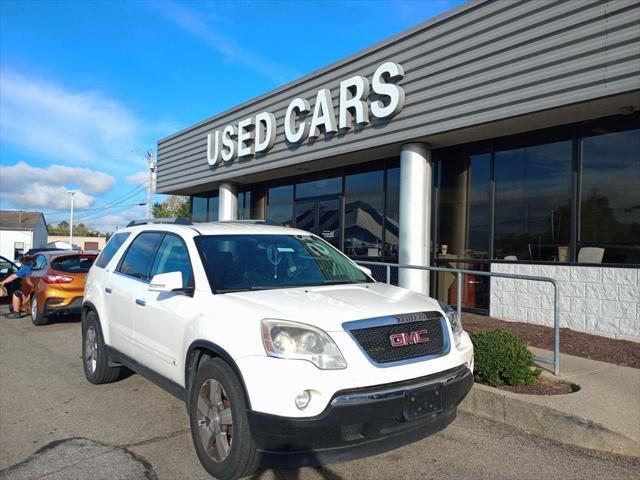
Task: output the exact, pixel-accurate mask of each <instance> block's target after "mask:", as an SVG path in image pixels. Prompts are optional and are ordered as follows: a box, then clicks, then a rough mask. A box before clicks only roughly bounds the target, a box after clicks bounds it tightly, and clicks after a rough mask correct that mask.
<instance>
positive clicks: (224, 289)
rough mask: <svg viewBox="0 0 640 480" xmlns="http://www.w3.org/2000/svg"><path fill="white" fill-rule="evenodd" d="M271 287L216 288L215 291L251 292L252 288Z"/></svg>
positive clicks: (265, 288) (263, 288)
mask: <svg viewBox="0 0 640 480" xmlns="http://www.w3.org/2000/svg"><path fill="white" fill-rule="evenodd" d="M270 288H271V287H243V288H218V289H217V290H216V293H237V292H251V291H253V290H269V289H270Z"/></svg>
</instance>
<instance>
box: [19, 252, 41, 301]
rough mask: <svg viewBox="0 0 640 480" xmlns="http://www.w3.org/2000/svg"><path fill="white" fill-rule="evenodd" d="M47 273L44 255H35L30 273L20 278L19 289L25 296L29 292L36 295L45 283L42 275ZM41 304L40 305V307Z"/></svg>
mask: <svg viewBox="0 0 640 480" xmlns="http://www.w3.org/2000/svg"><path fill="white" fill-rule="evenodd" d="M46 273H47V259H46V257H45V256H44V255H37V256H36V258H35V260H34V263H33V268H32V269H31V273H30V274H29V275H27V276H26V277H25V278H22V279H21V280H20V290H22V293H24V296H25V297H28V296H29V295H31V294H34V295H37V294H39V293H40V292H41V290H42V289H43V288H46V285H43V283H44V282H43V280H42V277H43V276H44V275H46ZM42 307H43V306H42V305H41V306H40V308H42Z"/></svg>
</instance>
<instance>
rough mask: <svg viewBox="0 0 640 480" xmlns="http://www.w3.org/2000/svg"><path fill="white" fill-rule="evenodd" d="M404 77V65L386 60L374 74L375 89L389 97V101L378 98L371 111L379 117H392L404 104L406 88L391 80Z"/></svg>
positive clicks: (376, 91) (373, 83)
mask: <svg viewBox="0 0 640 480" xmlns="http://www.w3.org/2000/svg"><path fill="white" fill-rule="evenodd" d="M403 77H404V69H403V68H402V65H399V64H397V63H395V62H385V63H383V64H382V65H380V66H379V67H378V69H377V70H376V72H375V73H374V74H373V82H372V85H373V91H374V92H375V93H377V94H378V95H384V96H386V97H389V103H387V105H386V106H385V104H384V103H383V102H382V101H381V100H376V101H375V102H373V103H372V104H371V113H372V114H373V115H374V116H375V117H378V118H386V117H392V116H394V115H395V114H396V113H398V112H399V111H400V110H402V107H403V106H404V89H403V88H402V87H401V86H399V85H395V84H393V83H387V82H389V81H395V82H397V81H399V80H400V79H401V78H403Z"/></svg>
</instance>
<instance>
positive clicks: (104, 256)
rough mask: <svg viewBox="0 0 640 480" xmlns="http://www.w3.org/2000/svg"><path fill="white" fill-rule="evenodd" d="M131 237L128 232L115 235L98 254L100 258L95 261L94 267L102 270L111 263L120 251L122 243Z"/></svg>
mask: <svg viewBox="0 0 640 480" xmlns="http://www.w3.org/2000/svg"><path fill="white" fill-rule="evenodd" d="M129 235H131V234H130V233H129V232H122V233H116V234H115V235H114V236H113V237H111V238H110V239H109V241H108V242H107V244H106V245H105V246H104V248H103V249H102V252H100V256H99V257H98V259H97V260H96V261H95V263H94V265H95V266H96V267H100V268H104V267H106V266H107V264H108V263H109V262H110V261H111V259H112V258H113V256H114V255H115V254H116V252H117V251H118V250H119V249H120V247H121V246H122V244H123V243H124V241H125V240H126V239H127V238H129Z"/></svg>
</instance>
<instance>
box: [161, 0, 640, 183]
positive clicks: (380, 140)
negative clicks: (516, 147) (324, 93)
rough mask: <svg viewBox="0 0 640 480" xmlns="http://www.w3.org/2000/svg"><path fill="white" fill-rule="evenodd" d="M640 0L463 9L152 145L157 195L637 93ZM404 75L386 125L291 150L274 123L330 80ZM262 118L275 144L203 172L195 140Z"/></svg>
mask: <svg viewBox="0 0 640 480" xmlns="http://www.w3.org/2000/svg"><path fill="white" fill-rule="evenodd" d="M639 39H640V2H639V1H638V0H609V1H604V0H590V1H586V0H585V1H581V2H567V1H564V0H559V1H557V0H556V1H551V0H549V1H544V2H543V1H537V2H529V1H524V2H501V1H487V2H474V3H471V4H470V5H469V6H468V8H467V9H466V10H464V9H462V10H458V11H456V13H455V14H454V15H452V16H445V17H444V18H443V19H442V20H441V21H438V19H436V21H435V22H433V21H432V22H428V23H426V24H424V26H422V27H418V28H416V29H413V30H411V31H409V33H407V34H406V35H405V36H400V37H394V38H393V39H391V40H390V41H388V42H387V43H386V44H381V45H377V46H374V47H372V48H370V49H368V50H366V51H364V52H362V53H361V54H357V55H354V56H353V57H351V58H349V59H347V60H345V61H343V62H342V63H338V64H336V65H333V66H330V67H328V68H326V69H324V70H322V71H320V73H318V74H311V75H308V76H307V77H304V78H303V79H301V80H300V81H298V82H294V83H293V84H291V85H288V86H285V87H283V88H280V89H278V90H276V91H275V92H273V93H270V94H266V95H265V96H263V97H260V98H258V99H257V100H255V101H250V102H248V103H247V104H245V105H243V106H241V107H238V108H236V109H232V110H230V111H228V112H225V113H223V114H221V115H219V116H217V117H214V118H212V119H209V120H207V121H205V122H202V123H200V124H198V125H195V126H194V127H191V128H188V129H186V130H184V131H182V132H180V133H178V134H176V135H173V136H171V137H168V138H166V139H164V140H161V141H160V142H159V143H158V176H157V189H158V191H159V192H171V191H176V190H179V189H183V188H188V187H193V186H196V185H201V184H205V183H210V182H216V181H220V180H224V179H229V178H233V177H235V176H240V175H247V174H251V173H257V172H260V171H264V170H270V169H275V168H280V167H283V166H288V165H292V164H296V163H302V162H306V161H310V160H316V159H321V158H325V157H330V156H334V155H340V154H345V153H349V152H353V151H357V150H363V149H367V148H372V147H377V146H381V145H385V144H390V143H394V142H401V141H407V140H411V139H415V138H418V137H422V138H424V137H426V136H429V135H434V134H437V133H442V132H446V131H450V130H455V129H459V128H463V127H469V126H472V125H477V124H481V123H486V122H490V121H495V120H500V119H504V118H509V117H513V116H516V115H523V114H527V113H531V112H536V111H541V110H546V109H549V108H556V107H559V106H563V105H569V104H572V103H576V102H583V101H588V100H592V99H596V98H601V97H605V96H608V95H614V94H618V93H623V92H629V91H633V90H637V89H640V40H639ZM388 60H391V61H395V62H397V63H400V64H401V65H403V67H404V69H405V77H404V78H403V80H402V81H401V82H400V85H402V87H403V88H404V89H405V93H406V101H405V106H404V108H403V109H402V111H401V112H400V113H399V114H398V115H396V117H394V118H393V119H392V120H391V121H385V122H380V121H376V119H374V118H372V120H373V121H372V124H370V125H369V126H367V127H365V128H363V129H359V128H358V129H355V130H354V129H350V130H349V131H347V132H346V133H344V134H339V135H337V136H333V137H332V138H330V139H324V137H323V136H320V138H318V139H317V140H316V141H315V142H313V143H310V142H309V141H308V140H306V141H304V142H303V143H302V144H300V145H298V146H295V147H290V146H287V144H286V143H285V140H284V127H283V121H284V114H285V111H286V108H287V106H288V104H289V102H290V101H291V100H292V99H293V98H295V97H297V96H300V97H303V98H306V99H307V100H309V102H310V104H311V107H312V108H313V104H314V103H315V94H316V92H317V91H318V90H319V89H320V88H330V89H331V92H332V97H333V100H334V105H335V108H336V115H337V108H338V93H339V91H338V87H339V84H340V81H342V80H344V79H346V78H348V77H350V76H353V75H364V76H366V77H368V78H371V75H372V74H373V71H374V70H375V69H376V68H377V67H378V65H380V64H381V63H382V62H384V61H388ZM265 110H267V111H271V112H272V113H273V114H274V115H275V117H276V126H277V136H276V142H275V144H274V146H273V148H272V149H271V150H270V151H269V152H268V153H267V154H265V155H262V156H260V157H258V158H251V159H248V160H242V161H240V160H238V159H234V160H233V161H232V162H230V163H229V164H222V163H220V164H218V166H216V167H212V168H211V167H209V165H208V163H207V160H206V143H207V141H206V134H207V133H208V132H210V131H213V130H215V129H217V128H221V127H224V126H225V125H227V124H230V123H234V124H235V123H237V122H238V121H239V120H241V119H244V118H247V117H250V116H252V115H255V114H256V113H259V112H262V111H265Z"/></svg>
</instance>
